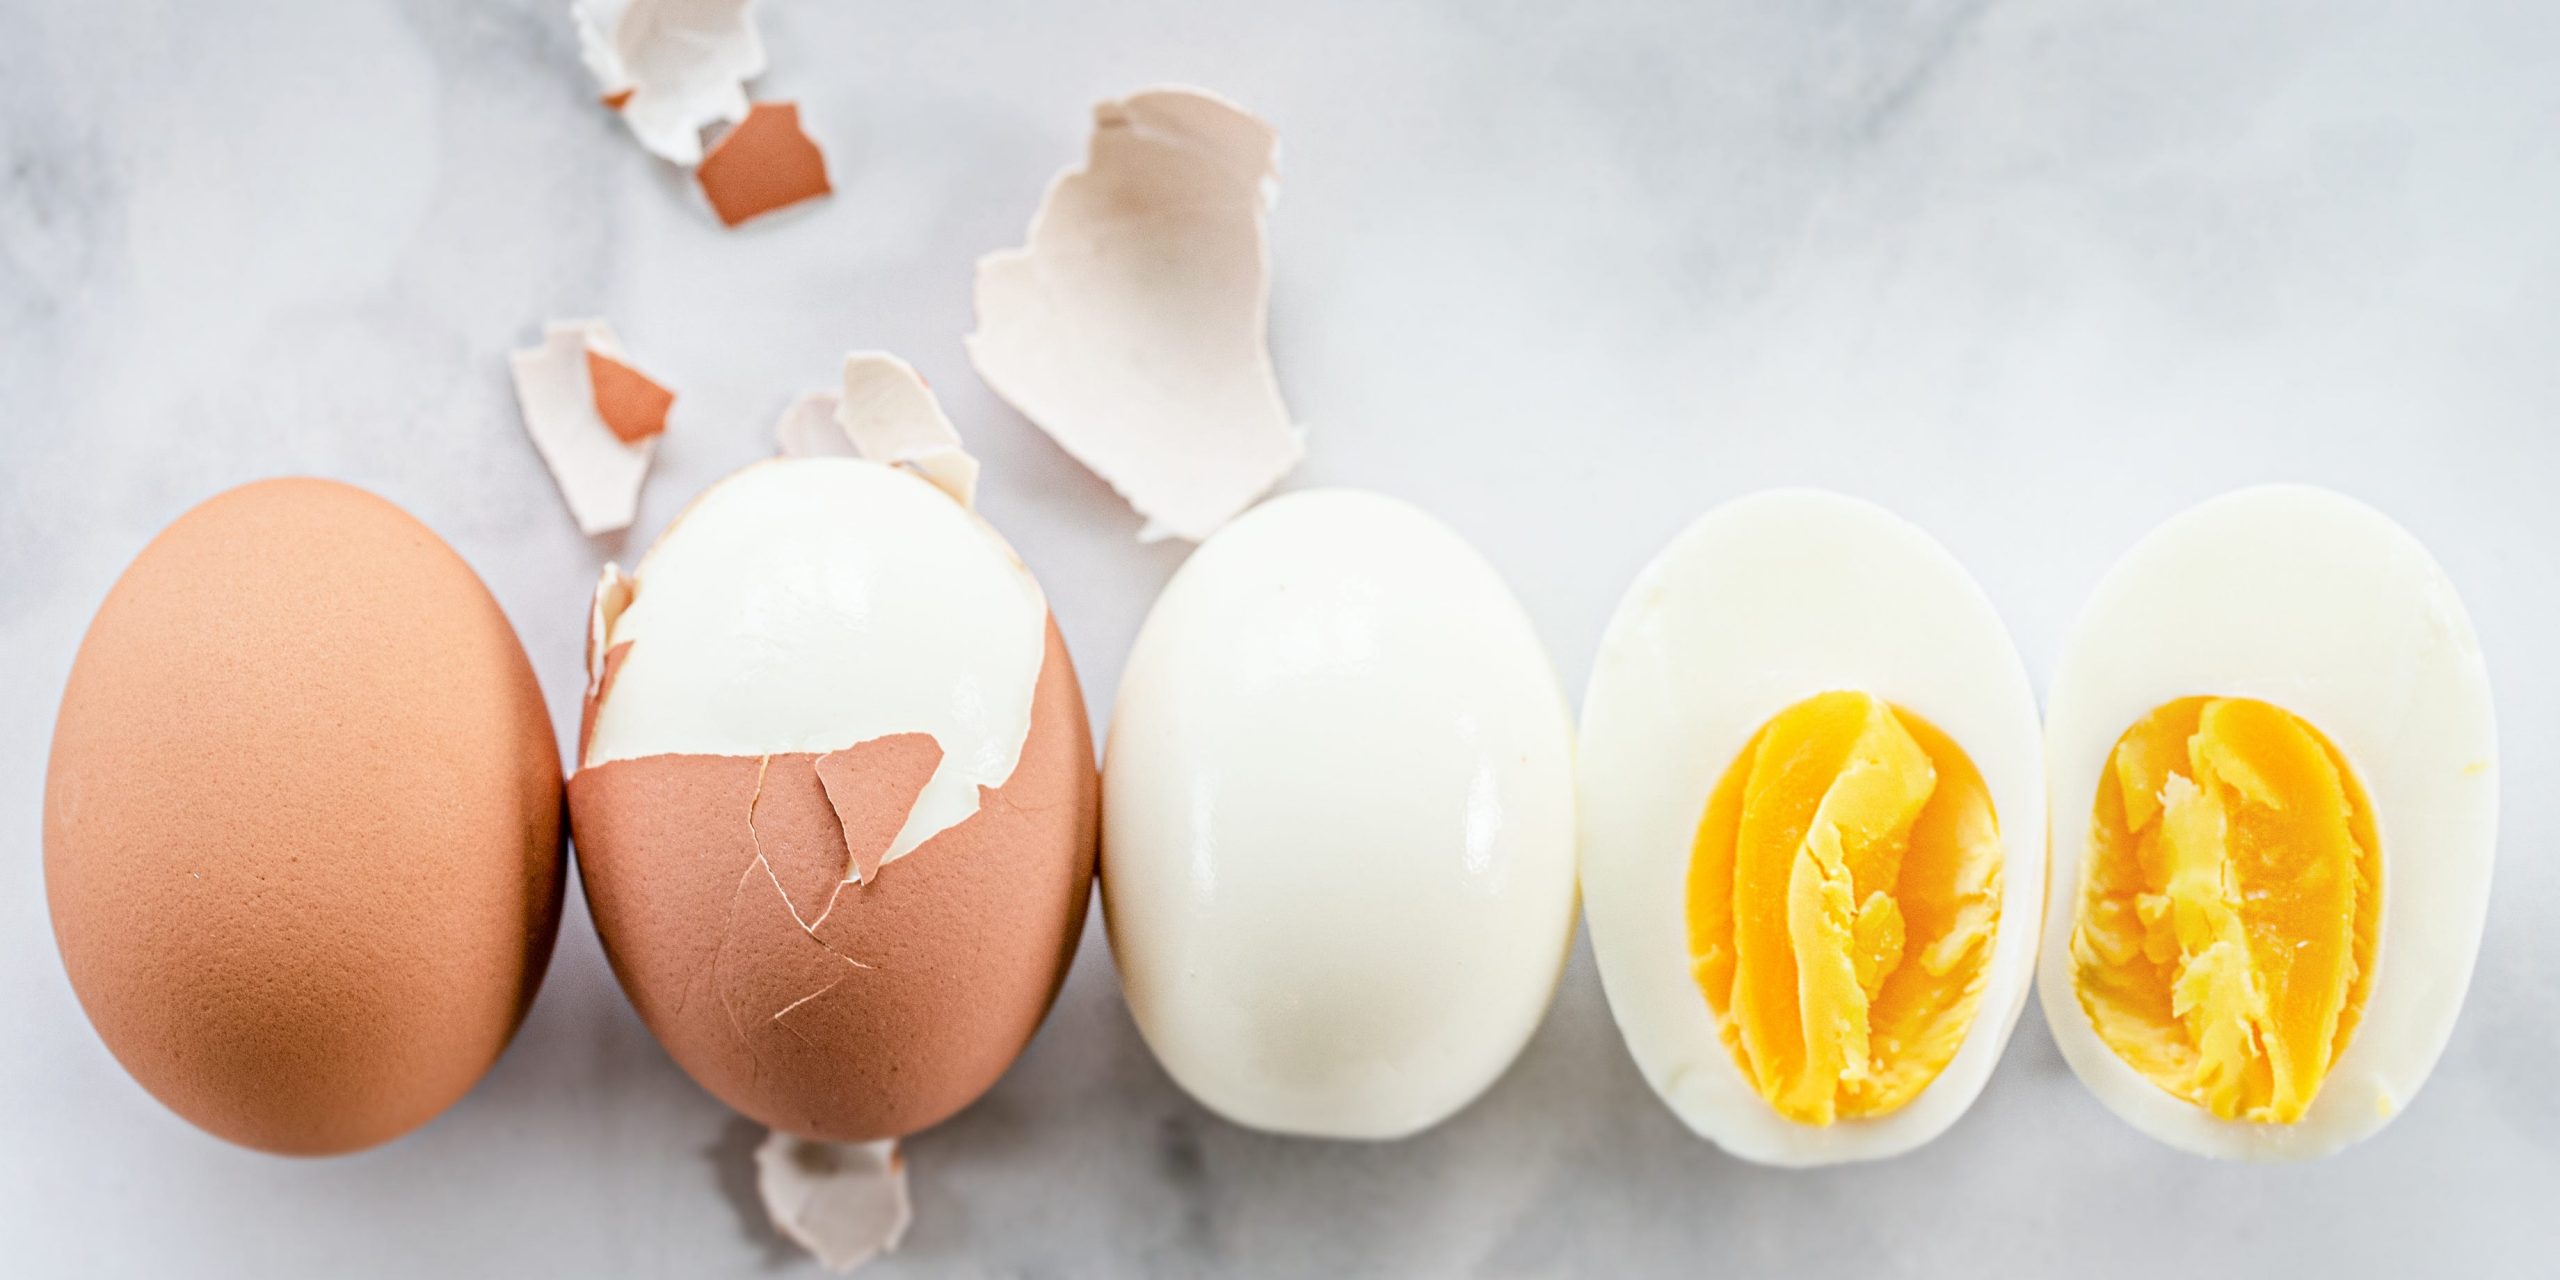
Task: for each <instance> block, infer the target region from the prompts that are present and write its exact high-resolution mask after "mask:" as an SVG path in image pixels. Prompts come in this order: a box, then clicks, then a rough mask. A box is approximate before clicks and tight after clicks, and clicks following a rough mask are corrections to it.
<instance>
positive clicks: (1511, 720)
mask: <svg viewBox="0 0 2560 1280" xmlns="http://www.w3.org/2000/svg"><path fill="white" fill-rule="evenodd" d="M1573 805H1574V799H1573V776H1572V724H1571V720H1570V717H1569V714H1568V712H1567V709H1566V705H1565V700H1564V697H1563V694H1562V691H1561V690H1560V689H1559V687H1558V685H1557V682H1556V677H1555V674H1554V671H1553V668H1552V667H1551V666H1550V664H1549V662H1548V658H1547V654H1546V651H1545V649H1544V648H1543V647H1542V646H1541V645H1540V643H1539V640H1538V637H1537V635H1536V633H1535V632H1534V631H1533V630H1532V629H1531V626H1530V624H1529V620H1528V618H1527V616H1526V615H1525V614H1524V613H1523V612H1522V611H1521V608H1520V606H1519V604H1518V602H1517V601H1516V600H1514V599H1513V597H1512V595H1511V593H1510V591H1509V589H1508V588H1507V587H1505V586H1504V584H1503V583H1502V581H1501V579H1500V578H1499V577H1498V576H1497V575H1496V574H1495V572H1494V570H1493V568H1492V566H1490V565H1488V564H1487V563H1485V561H1484V560H1483V559H1482V558H1481V557H1479V556H1478V555H1477V554H1476V553H1475V551H1474V550H1473V549H1471V548H1470V547H1468V546H1467V544H1466V543H1465V542H1464V541H1463V540H1461V539H1460V538H1459V537H1458V536H1457V534H1455V533H1454V532H1452V531H1451V530H1449V529H1448V528H1447V527H1445V526H1443V525H1441V524H1440V523H1439V522H1438V521H1436V520H1434V519H1432V518H1431V517H1429V516H1427V515H1424V514H1423V513H1422V512H1420V511H1417V510H1415V509H1414V508H1412V507H1410V506H1408V505H1406V504H1404V503H1402V502H1399V501H1396V500H1394V499H1390V498H1385V497H1381V496H1378V495H1375V494H1370V493H1362V492H1354V491H1347V490H1321V491H1313V492H1303V493H1295V494H1289V495H1286V496H1283V497H1279V498H1275V499H1273V500H1271V501H1269V502H1266V503H1264V504H1263V505H1261V506H1259V507H1257V508H1255V509H1254V510H1252V511H1249V512H1247V513H1246V514H1245V515H1244V516H1243V517H1242V518H1240V519H1238V520H1236V521H1235V522H1234V523H1233V524H1231V525H1229V526H1227V527H1226V528H1225V529H1223V530H1221V531H1220V532H1219V533H1218V534H1216V535H1215V536H1213V537H1212V538H1210V539H1209V540H1208V541H1207V542H1205V543H1204V544H1202V545H1201V547H1200V548H1199V550H1198V551H1196V552H1195V553H1194V554H1193V555H1192V557H1191V559H1190V560H1189V561H1188V562H1187V563H1185V564H1184V565H1183V567H1182V568H1181V570H1180V571H1179V572H1178V573H1176V574H1175V575H1174V578H1173V580H1172V582H1171V583H1170V584H1168V585H1167V586H1166V588H1165V590H1164V594H1163V595H1162V596H1161V597H1160V598H1159V599H1158V600H1157V601H1156V604H1155V607H1154V610H1153V611H1152V612H1151V613H1150V614H1149V615H1148V618H1147V621H1146V624H1145V626H1144V628H1143V629H1142V630H1141V631H1140V633H1139V635H1138V639H1137V643H1136V647H1135V649H1134V650H1133V651H1132V653H1131V656H1130V660H1129V664H1128V668H1127V670H1126V671H1125V673H1124V674H1123V675H1122V677H1121V684H1120V692H1119V698H1118V702H1117V705H1116V707H1115V709H1114V712H1113V714H1112V719H1111V733H1110V739H1109V742H1108V745H1107V746H1106V748H1105V752H1104V765H1103V854H1102V882H1103V908H1104V913H1105V917H1106V920H1107V922H1108V926H1109V931H1110V937H1111V947H1112V954H1113V957H1114V959H1115V960H1116V961H1117V963H1118V966H1119V970H1120V976H1121V985H1122V989H1123V990H1124V992H1125V993H1126V995H1127V998H1128V1003H1129V1008H1130V1011H1131V1012H1132V1013H1133V1014H1134V1015H1135V1016H1136V1019H1137V1023H1138V1027H1139V1029H1140V1030H1141V1031H1142V1032H1143V1033H1144V1035H1145V1038H1146V1041H1147V1044H1148V1045H1149V1047H1151V1048H1152V1049H1153V1050H1154V1052H1155V1055H1156V1057H1157V1059H1158V1060H1159V1061H1160V1062H1162V1063H1163V1064H1164V1067H1165V1069H1166V1070H1167V1071H1168V1072H1169V1073H1171V1074H1172V1076H1173V1078H1174V1079H1175V1080H1176V1081H1178V1082H1179V1083H1180V1084H1181V1085H1182V1087H1183V1088H1184V1089H1186V1090H1188V1091H1189V1092H1190V1093H1191V1094H1192V1096H1194V1097H1195V1098H1197V1099H1199V1100H1200V1101H1201V1102H1202V1103H1204V1104H1205V1105H1207V1106H1208V1107H1209V1108H1211V1109H1212V1110H1215V1111H1217V1112H1219V1113H1220V1114H1222V1115H1224V1116H1226V1117H1227V1118H1229V1119H1231V1120H1234V1121H1236V1122H1237V1123H1240V1124H1244V1125H1249V1126H1252V1127H1254V1128H1259V1129H1267V1130H1273V1131H1277V1132H1283V1133H1293V1134H1306V1135H1313V1136H1321V1137H1333V1138H1394V1137H1400V1136H1403V1135H1406V1134H1411V1133H1414V1132H1417V1131H1419V1130H1422V1129H1426V1128H1428V1127H1430V1126H1431V1125H1433V1124H1436V1123H1438V1122H1439V1121H1441V1120H1442V1119H1445V1118H1446V1117H1448V1116H1449V1115H1450V1114H1452V1113H1454V1112H1456V1111H1457V1110H1458V1109H1459V1108H1461V1107H1464V1106H1465V1105H1466V1104H1467V1103H1468V1102H1469V1101H1471V1100H1473V1099H1474V1098H1475V1097H1476V1096H1477V1095H1478V1094H1480V1093H1482V1092H1483V1091H1484V1090H1485V1088H1486V1087H1488V1086H1489V1085H1491V1084H1492V1083H1493V1081H1494V1080H1495V1079H1496V1078H1498V1077H1499V1076H1500V1075H1501V1074H1502V1072H1503V1070H1504V1069H1505V1068H1506V1067H1508V1066H1509V1065H1510V1063H1511V1060H1512V1059H1513V1058H1514V1057H1515V1056H1517V1054H1518V1053H1519V1051H1520V1049H1521V1047H1522V1045H1523V1044H1525V1043H1526V1042H1527V1040H1528V1038H1529V1035H1530V1033H1531V1032H1532V1031H1533V1030H1535V1029H1536V1027H1537V1025H1538V1022H1539V1020H1540V1018H1541V1017H1542V1016H1543V1015H1544V1014H1545V1012H1546V1008H1547V1004H1548V1001H1549V999H1550V998H1551V997H1552V995H1553V994H1554V990H1555V986H1556V980H1557V977H1558V975H1559V973H1560V972H1561V970H1562V967H1563V963H1564V958H1565V954H1566V951H1567V949H1568V947H1569V946H1570V944H1571V941H1572V936H1573V923H1574V817H1573Z"/></svg>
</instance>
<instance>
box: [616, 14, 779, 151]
mask: <svg viewBox="0 0 2560 1280" xmlns="http://www.w3.org/2000/svg"><path fill="white" fill-rule="evenodd" d="M754 8H755V0H574V3H572V4H571V6H570V12H571V14H572V15H573V16H574V18H575V19H576V21H577V25H578V54H579V57H580V58H581V59H583V60H584V61H585V62H586V64H587V70H588V71H589V72H590V73H592V74H593V75H594V76H595V79H596V85H597V88H598V89H599V90H600V91H601V92H602V93H603V95H604V100H605V103H606V105H608V106H610V107H612V108H614V109H615V110H617V111H619V112H620V113H621V114H622V119H623V122H624V123H626V124H628V125H629V126H631V132H632V135H633V136H635V137H637V138H639V139H640V145H642V146H644V147H647V148H648V149H649V150H650V151H652V152H655V153H656V154H658V155H660V156H662V157H664V158H666V159H668V160H672V161H674V162H675V163H677V164H681V165H692V164H699V163H701V161H702V131H703V130H704V129H707V128H709V127H711V126H712V125H715V124H724V123H733V122H736V121H741V120H744V119H746V118H747V113H748V110H749V107H748V103H747V89H746V82H747V81H749V80H752V79H755V78H756V77H757V76H759V75H762V74H764V68H765V56H764V39H763V37H762V36H760V35H759V34H757V31H756V26H755V18H754V14H753V12H752V11H753V9H754Z"/></svg>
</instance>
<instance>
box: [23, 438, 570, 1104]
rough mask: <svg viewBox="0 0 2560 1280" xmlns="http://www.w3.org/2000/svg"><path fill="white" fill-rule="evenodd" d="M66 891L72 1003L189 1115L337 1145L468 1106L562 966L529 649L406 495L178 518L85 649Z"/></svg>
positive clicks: (72, 733)
mask: <svg viewBox="0 0 2560 1280" xmlns="http://www.w3.org/2000/svg"><path fill="white" fill-rule="evenodd" d="M44 854H45V891H46V898H47V899H48V902H49V905H50V907H51V910H52V917H53V928H54V936H55V940H56V942H57V943H58V944H59V945H60V947H61V951H62V959H63V965H64V967H65V969H66V970H68V972H69V974H70V978H71V985H72V988H73V989H74V990H75V991H76V992H77V993H78V995H79V997H80V1003H81V1006H82V1007H83V1008H84V1009H85V1010H86V1011H87V1013H88V1015H89V1019H90V1021H91V1022H92V1023H93V1024H94V1025H95V1026H96V1027H97V1030H98V1034H99V1035H100V1037H101V1038H103V1039H104V1040H105V1041H106V1044H107V1047H108V1048H109V1049H110V1050H111V1051H112V1052H113V1053H114V1054H115V1056H116V1058H117V1060H118V1061H119V1062H121V1063H123V1064H124V1067H125V1069H126V1070H127V1071H129V1072H131V1073H132V1074H133V1077H134V1079H136V1080H137V1081H139V1082H140V1083H141V1084H142V1086H143V1087H144V1088H145V1089H148V1090H149V1091H150V1092H151V1093H152V1094H153V1095H154V1096H156V1097H158V1098H159V1099H160V1100H161V1101H162V1102H164V1103H166V1104H167V1105H168V1106H169V1107H170V1109H171V1110H174V1111H176V1112H177V1113H178V1114H179V1115H181V1116H184V1117H185V1118H186V1119H188V1120H190V1121H192V1122H194V1123H195V1124H197V1125H199V1126H201V1127H202V1128H204V1129H206V1130H208V1131H210V1132H212V1133H214V1134H216V1135H218V1136H220V1137H223V1138H227V1139H229V1140H231V1141H233V1142H237V1143H240V1144H242V1145H245V1146H250V1147H256V1148H260V1149H262V1150H267V1151H276V1152H284V1153H291V1154H300V1155H318V1154H329V1153H335V1152H343V1151H351V1150H355V1149H357V1148H361V1147H367V1146H371V1145H374V1144H376V1143H380V1142H384V1141H388V1140H389V1139H391V1138H394V1137H397V1136H399V1135H400V1134H403V1133H406V1132H408V1131H409V1130H411V1129H413V1128H415V1127H417V1126H418V1125H421V1124H424V1123H425V1122H426V1121H427V1120H428V1119H430V1118H432V1117H433V1116H435V1115H436V1114H438V1113H439V1112H441V1111H443V1110H444V1109H445V1108H446V1107H448V1106H450V1105H451V1104H452V1103H453V1102H454V1101H455V1100H456V1099H458V1098H460V1097H461V1096H462V1094H463V1093H464V1092H466V1091H468V1090H469V1089H470V1088H471V1086H472V1085H473V1084H474V1083H475V1082H477V1081H478V1080H479V1079H480V1077H481V1076H482V1075H483V1074H484V1073H486V1072H487V1070H488V1069H489V1066H490V1065H491V1064H492V1063H493V1062H495V1061H496V1059H497V1057H498V1054H499V1052H500V1051H501V1050H503V1049H504V1048H505V1047H506V1045H507V1042H508V1040H509V1039H510V1038H511V1037H512V1036H513V1035H514V1033H515V1030H516V1027H517V1025H518V1024H519V1023H520V1022H521V1021H522V1019H523V1017H524V1013H525V1011H526V1009H527V1007H528V1006H529V1005H530V1004H531V1003H532V1000H533V996H534V991H535V989H536V987H537V986H538V985H539V984H540V982H541V979H542V972H543V968H544V966H545V964H546V963H547V961H548V960H549V958H550V954H551V943H552V938H553V934H554V932H555V930H556V928H557V926H558V923H559V914H560V895H561V887H562V876H561V870H562V858H561V841H560V757H559V747H558V745H557V743H556V742H555V741H554V739H553V737H552V732H551V719H550V715H549V713H548V712H547V711H546V710H545V709H544V707H543V701H542V691H541V689H540V688H539V687H538V686H537V685H536V683H535V681H534V675H533V669H532V667H531V665H530V664H529V663H527V662H526V660H525V655H524V650H523V648H522V646H521V645H520V644H519V643H518V642H517V639H516V635H515V631H514V629H513V628H512V627H510V626H509V625H508V623H507V619H506V615H505V614H503V613H502V612H500V610H499V608H498V604H497V601H496V600H494V599H492V598H491V597H490V595H489V593H488V591H487V589H486V588H484V587H483V586H482V585H481V583H480V580H479V578H478V577H477V576H475V575H474V574H473V573H472V572H471V569H470V566H468V565H466V564H464V563H463V562H462V559H461V558H460V557H459V556H457V555H455V554H454V552H453V550H452V549H451V548H449V547H447V546H446V545H445V544H444V542H443V541H442V540H440V539H438V538H437V537H436V535H435V534H434V533H433V532H432V531H430V530H429V529H428V528H427V527H426V526H424V525H422V524H420V523H418V522H417V521H416V520H414V519H412V518H411V517H410V516H409V515H408V514H407V513H405V512H403V511H401V510H400V509H399V508H398V507H396V506H393V505H392V504H391V503H389V502H386V501H384V500H382V499H381V498H378V497H375V496H373V495H372V494H369V493H366V492H364V491H362V490H360V489H355V488H351V487H349V486H347V485H343V484H337V483H334V482H331V481H326V480H312V479H285V480H269V481H264V482H260V483H257V484H251V485H246V486H243V487H241V488H237V489H233V490H231V491H230V492H228V493H224V494H221V495H219V496H217V497H215V498H213V499H211V500H209V501H207V502H205V503H204V504H203V505H201V506H198V507H196V508H195V509H194V510H192V511H189V512H188V513H186V514H185V515H183V516H181V517H179V518H178V520H177V521H176V522H174V523H173V524H171V525H170V526H169V527H168V528H167V529H166V530H164V531H163V532H162V533H161V534H160V535H159V536H158V537H157V538H155V539H153V540H152V542H151V544H150V545H149V546H147V547H145V548H144V549H143V550H142V552H141V554H140V555H139V556H137V557H136V558H135V559H134V562H133V564H132V565H131V566H130V567H129V568H127V569H126V570H125V572H124V575H123V576H122V577H121V578H119V579H118V580H117V582H116V584H115V586H114V588H113V589H112V590H111V591H110V592H109V593H108V595H107V598H106V601H105V602H104V603H103V604H102V605H100V606H99V609H98V614H97V617H96V619H95V620H94V621H92V622H91V624H90V627H89V632H88V635H87V636H86V637H85V638H84V639H83V641H82V642H81V646H80V653H79V657H78V659H77V660H76V661H75V662H74V664H73V666H72V671H71V678H70V682H69V684H68V687H67V688H66V689H65V690H64V693H63V699H62V710H61V714H60V717H59V719H58V721H57V722H56V726H55V730H54V738H53V754H52V759H51V762H50V765H49V767H48V769H47V771H46V777H45V823H44Z"/></svg>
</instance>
